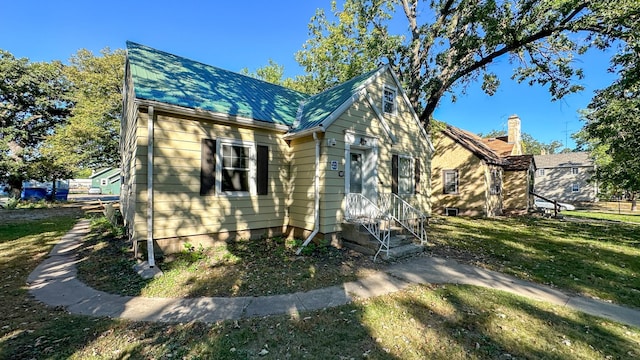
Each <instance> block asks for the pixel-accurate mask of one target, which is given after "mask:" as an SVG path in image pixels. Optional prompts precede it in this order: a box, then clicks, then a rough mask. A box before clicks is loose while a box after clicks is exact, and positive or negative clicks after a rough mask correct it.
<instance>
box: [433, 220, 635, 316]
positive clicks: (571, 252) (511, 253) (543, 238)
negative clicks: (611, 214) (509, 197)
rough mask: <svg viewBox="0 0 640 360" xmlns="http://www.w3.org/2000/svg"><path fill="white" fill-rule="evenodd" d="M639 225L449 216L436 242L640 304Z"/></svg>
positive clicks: (523, 274)
mask: <svg viewBox="0 0 640 360" xmlns="http://www.w3.org/2000/svg"><path fill="white" fill-rule="evenodd" d="M630 226H631V227H632V229H630ZM635 228H637V227H634V226H633V225H628V224H611V223H596V224H584V223H574V222H559V221H557V220H546V219H540V218H530V217H523V218H515V219H483V220H471V221H470V220H467V219H455V220H449V219H447V220H442V222H441V223H440V224H436V225H434V226H433V228H432V235H433V236H432V240H435V243H436V245H435V247H434V248H432V251H433V252H434V253H435V254H440V255H443V256H450V257H452V258H458V259H459V260H462V261H466V262H471V263H473V264H474V265H480V266H483V267H488V268H490V269H492V270H496V271H500V272H504V273H507V274H510V275H514V276H517V277H520V278H523V279H525V280H530V281H535V282H538V283H542V284H547V285H552V286H557V287H560V288H562V289H565V290H568V291H572V292H576V293H583V294H587V295H591V296H597V297H600V298H605V299H609V300H612V301H614V302H616V303H620V304H625V305H630V306H634V307H638V308H640V297H638V292H639V291H640V277H638V276H637V274H638V273H640V263H638V261H637V257H638V255H639V254H640V253H639V252H638V251H637V250H635V249H637V247H638V244H640V232H638V231H632V230H633V229H635ZM465 254H473V256H466V255H465ZM465 256H466V257H465Z"/></svg>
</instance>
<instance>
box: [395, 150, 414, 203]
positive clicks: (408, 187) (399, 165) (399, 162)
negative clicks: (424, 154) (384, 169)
mask: <svg viewBox="0 0 640 360" xmlns="http://www.w3.org/2000/svg"><path fill="white" fill-rule="evenodd" d="M391 175H392V179H393V181H392V183H391V192H393V193H394V194H398V195H413V194H419V193H420V159H417V158H412V157H409V156H406V155H393V156H392V157H391Z"/></svg>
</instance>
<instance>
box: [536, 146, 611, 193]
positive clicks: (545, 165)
mask: <svg viewBox="0 0 640 360" xmlns="http://www.w3.org/2000/svg"><path fill="white" fill-rule="evenodd" d="M535 161H536V166H537V169H538V170H537V171H536V177H535V182H536V184H535V187H534V191H535V193H536V194H539V195H541V196H544V197H546V198H548V199H550V200H557V201H562V202H594V201H598V186H597V184H596V183H594V182H591V181H590V179H591V176H592V175H593V173H594V172H595V169H596V168H595V164H594V162H593V159H592V158H591V155H590V154H589V153H588V152H570V153H562V154H549V155H536V156H535Z"/></svg>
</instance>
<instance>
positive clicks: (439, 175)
mask: <svg viewBox="0 0 640 360" xmlns="http://www.w3.org/2000/svg"><path fill="white" fill-rule="evenodd" d="M508 124H509V130H508V136H505V137H499V138H487V139H483V138H480V137H479V136H477V135H475V134H472V133H470V132H468V131H465V130H462V129H459V128H456V127H454V126H451V125H447V126H446V127H445V129H443V130H442V131H440V132H439V133H438V134H437V135H436V136H435V137H434V145H435V148H436V152H435V155H434V157H433V159H432V188H433V195H432V206H433V210H434V211H435V212H436V213H439V214H444V215H467V216H488V217H491V216H497V215H503V214H506V213H510V214H517V213H524V212H527V211H528V210H529V209H530V208H531V207H532V201H533V200H532V196H531V194H530V192H531V190H532V189H533V174H534V172H535V163H534V161H533V156H532V155H522V146H521V144H520V119H519V118H518V117H517V116H515V115H514V116H511V117H510V118H509V122H508Z"/></svg>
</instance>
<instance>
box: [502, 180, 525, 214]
mask: <svg viewBox="0 0 640 360" xmlns="http://www.w3.org/2000/svg"><path fill="white" fill-rule="evenodd" d="M503 189H504V209H505V211H512V210H522V209H524V210H526V209H527V208H528V207H529V195H528V192H529V191H528V189H529V176H527V171H526V170H521V171H505V172H504V187H503Z"/></svg>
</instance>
